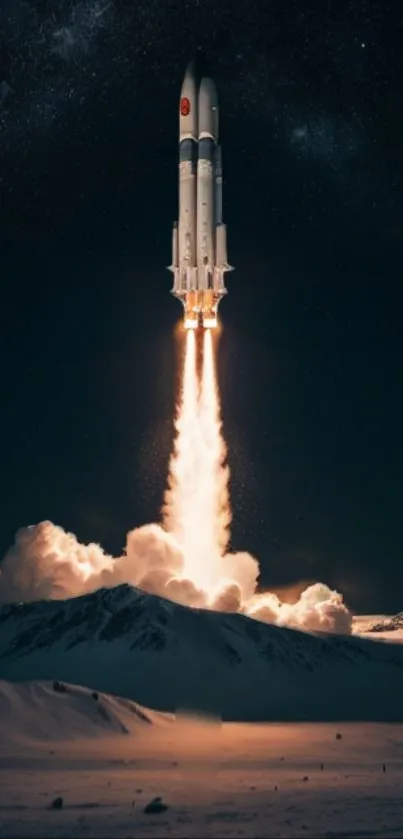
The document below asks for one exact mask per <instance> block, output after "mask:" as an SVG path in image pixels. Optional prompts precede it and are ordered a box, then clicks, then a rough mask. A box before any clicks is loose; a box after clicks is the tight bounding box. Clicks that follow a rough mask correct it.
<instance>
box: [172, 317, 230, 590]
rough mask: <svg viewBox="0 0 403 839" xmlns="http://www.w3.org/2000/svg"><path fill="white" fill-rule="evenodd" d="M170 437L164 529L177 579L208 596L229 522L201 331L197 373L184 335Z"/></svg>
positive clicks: (211, 371)
mask: <svg viewBox="0 0 403 839" xmlns="http://www.w3.org/2000/svg"><path fill="white" fill-rule="evenodd" d="M185 341H186V348H185V363H184V372H183V384H182V391H181V398H180V405H179V410H178V416H177V419H176V423H175V429H176V439H175V444H174V453H173V456H172V459H171V464H170V472H169V478H168V490H167V493H166V497H165V508H164V526H165V529H166V530H167V531H168V532H170V533H173V534H174V535H175V537H176V539H177V540H178V542H179V544H180V546H181V548H182V550H183V555H184V567H183V575H184V577H186V579H189V580H191V581H192V583H193V584H194V585H195V586H196V587H197V588H201V589H203V590H204V592H206V593H209V592H211V591H212V590H213V588H215V586H216V584H217V571H218V570H219V560H220V557H222V556H223V554H224V553H225V551H226V548H227V544H228V539H229V531H228V528H229V524H230V521H231V515H230V509H229V493H228V480H229V470H228V466H227V465H226V463H225V458H226V449H225V444H224V440H223V438H222V434H221V420H220V407H219V397H218V388H217V381H216V371H215V362H214V353H213V342H212V336H211V332H210V330H208V329H206V330H205V331H204V333H203V357H202V373H201V377H200V380H199V376H198V373H197V364H196V336H195V333H194V332H193V331H192V330H189V331H187V333H186V337H185Z"/></svg>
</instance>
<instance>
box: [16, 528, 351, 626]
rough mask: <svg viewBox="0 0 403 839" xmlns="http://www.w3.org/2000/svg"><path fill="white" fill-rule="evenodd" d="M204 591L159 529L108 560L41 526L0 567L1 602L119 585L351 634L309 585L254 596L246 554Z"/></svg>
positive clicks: (324, 591) (338, 609)
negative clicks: (284, 596)
mask: <svg viewBox="0 0 403 839" xmlns="http://www.w3.org/2000/svg"><path fill="white" fill-rule="evenodd" d="M216 567H217V577H216V580H215V581H214V580H213V581H212V586H211V588H210V589H209V591H208V592H207V591H206V590H204V589H203V588H200V587H198V586H196V585H195V584H194V583H193V582H192V580H190V579H187V578H186V576H185V575H184V568H185V562H184V555H183V551H182V549H181V547H180V545H179V543H178V541H177V540H176V538H175V536H173V535H172V534H170V533H167V532H166V531H165V530H163V528H162V527H160V526H159V525H157V524H150V525H144V526H143V527H139V528H136V529H135V530H132V531H130V532H129V533H128V535H127V542H126V548H125V552H124V554H123V555H122V556H120V557H118V558H114V557H112V556H109V555H108V554H105V553H104V551H103V550H102V548H101V547H100V546H99V545H96V544H93V543H91V544H89V545H83V544H81V543H80V542H78V540H77V538H76V537H75V536H74V535H73V534H72V533H66V531H64V530H63V529H62V528H61V527H58V526H57V525H54V524H52V522H50V521H44V522H41V523H40V524H37V525H33V526H31V527H26V528H22V529H21V530H19V531H18V532H17V534H16V537H15V542H14V545H13V546H12V547H11V548H10V549H9V550H8V551H7V553H6V555H5V557H4V559H3V561H2V563H1V565H0V601H2V602H9V603H10V602H21V601H34V600H42V599H55V600H64V599H68V598H71V597H77V596H79V595H82V594H88V593H90V592H93V591H96V590H97V589H99V588H103V587H106V588H113V587H114V586H117V585H120V584H122V583H128V584H129V585H133V586H137V587H139V588H141V589H143V590H144V591H147V592H150V593H152V594H157V595H160V596H161V597H166V598H168V599H170V600H175V601H176V602H178V603H182V604H183V605H185V606H193V607H199V608H208V609H215V610H219V611H223V612H243V613H244V614H246V615H249V616H250V617H253V618H256V619H257V620H260V621H264V622H267V623H274V624H277V625H279V626H291V627H293V628H298V629H303V630H308V631H309V630H312V631H318V630H320V631H324V632H340V633H350V632H351V630H352V616H351V613H350V612H349V610H348V609H347V607H346V605H345V604H344V603H343V598H342V596H341V595H340V594H338V593H337V592H335V591H331V590H330V589H329V588H328V587H327V586H326V585H323V584H321V583H314V584H313V585H310V586H309V587H308V588H306V589H305V591H303V592H302V594H301V595H300V597H299V599H298V601H297V602H296V603H292V604H290V603H283V602H281V600H280V599H279V597H278V596H277V595H275V594H271V593H265V594H257V593H256V586H257V580H258V576H259V565H258V563H257V561H256V560H255V559H254V558H253V557H252V556H250V555H249V554H247V553H235V554H226V555H225V556H224V557H222V558H220V559H219V560H218V562H217V564H216Z"/></svg>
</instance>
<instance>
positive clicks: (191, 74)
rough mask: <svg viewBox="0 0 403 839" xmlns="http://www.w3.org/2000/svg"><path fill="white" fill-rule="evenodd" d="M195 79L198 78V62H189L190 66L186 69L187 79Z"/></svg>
mask: <svg viewBox="0 0 403 839" xmlns="http://www.w3.org/2000/svg"><path fill="white" fill-rule="evenodd" d="M195 78H196V62H195V61H189V64H188V66H187V67H186V72H185V79H195Z"/></svg>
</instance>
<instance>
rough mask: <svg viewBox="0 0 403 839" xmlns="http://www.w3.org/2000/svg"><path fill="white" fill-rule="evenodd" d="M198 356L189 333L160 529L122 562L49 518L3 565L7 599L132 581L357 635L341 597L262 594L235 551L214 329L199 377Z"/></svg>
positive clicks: (171, 594) (246, 558) (171, 595)
mask: <svg viewBox="0 0 403 839" xmlns="http://www.w3.org/2000/svg"><path fill="white" fill-rule="evenodd" d="M196 350H197V346H196V339H195V335H194V333H193V332H192V331H190V332H188V334H187V339H186V353H185V362H184V371H183V381H182V390H181V397H180V402H179V406H178V414H177V418H176V422H175V429H176V438H175V445H174V451H173V455H172V459H171V463H170V469H169V476H168V488H167V492H166V496H165V501H164V508H163V524H162V525H159V524H150V525H145V526H143V527H139V528H136V529H134V530H132V531H130V532H129V533H128V534H127V540H126V546H125V550H124V552H123V555H122V556H120V557H116V558H114V557H112V556H109V555H108V554H105V553H104V552H103V550H102V548H101V547H100V546H99V545H96V544H89V545H83V544H81V543H80V542H78V540H77V538H76V537H75V536H74V535H73V534H72V533H66V532H65V531H64V530H63V529H62V528H61V527H58V526H56V525H54V524H52V522H50V521H45V522H41V523H40V524H37V525H34V526H31V527H26V528H22V529H21V530H19V531H18V533H17V534H16V537H15V543H14V545H13V546H12V547H11V548H10V549H9V550H8V552H7V554H6V556H5V557H4V559H3V562H2V563H1V566H0V601H6V602H16V601H17V602H18V601H32V600H41V599H50V598H51V599H60V600H62V599H67V598H70V597H76V596H78V595H81V594H87V593H90V592H93V591H95V590H97V589H99V588H103V587H114V586H118V585H120V584H122V583H129V584H130V585H133V586H137V587H139V588H141V589H143V590H144V591H147V592H150V593H152V594H157V595H160V596H162V597H166V598H168V599H171V600H174V601H176V602H178V603H182V604H184V605H186V606H192V607H199V608H207V609H215V610H219V611H222V612H243V613H244V614H246V615H249V616H250V617H252V618H255V619H257V620H260V621H266V622H269V623H275V624H278V625H281V626H291V627H294V628H300V629H303V630H312V631H317V630H321V631H324V632H341V633H349V632H351V628H352V616H351V614H350V612H349V610H348V609H347V607H346V605H345V604H344V603H343V598H342V596H341V595H340V594H338V593H337V592H335V591H331V590H330V589H329V588H328V587H327V586H326V585H323V584H321V583H314V584H313V585H310V586H308V587H307V588H306V589H305V591H303V592H302V593H301V594H300V596H299V598H298V599H297V602H295V603H284V602H282V601H281V600H280V598H279V597H278V596H277V595H276V594H273V593H263V594H260V593H257V591H256V589H257V582H258V577H259V564H258V562H257V560H256V559H255V558H254V557H252V556H250V554H248V553H229V552H228V542H229V525H230V521H231V510H230V500H229V469H228V464H227V462H226V447H225V443H224V439H223V435H222V430H221V420H220V404H219V393H218V387H217V381H216V373H215V364H214V353H213V344H212V337H211V333H210V331H208V330H205V334H204V342H203V359H202V373H201V376H199V375H198V373H197V365H196V361H197V359H196V355H197V352H196Z"/></svg>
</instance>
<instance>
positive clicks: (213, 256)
mask: <svg viewBox="0 0 403 839" xmlns="http://www.w3.org/2000/svg"><path fill="white" fill-rule="evenodd" d="M222 183H223V179H222V157H221V148H220V146H219V145H218V98H217V91H216V87H215V84H214V82H213V80H212V79H209V78H203V79H202V80H201V82H200V85H199V86H198V84H197V82H196V77H195V73H194V69H193V65H192V64H190V65H189V67H188V68H187V71H186V74H185V78H184V80H183V84H182V89H181V95H180V101H179V221H178V222H175V223H174V227H173V233H172V265H170V268H169V270H170V271H172V273H173V275H174V283H173V288H172V294H173V295H174V296H175V297H178V298H179V300H181V301H182V303H183V306H184V310H185V320H184V323H185V328H186V329H196V328H197V327H198V326H202V327H203V328H205V329H206V328H210V327H214V326H217V308H218V304H219V302H220V300H221V298H222V297H223V296H224V294H226V293H227V289H226V288H225V284H224V275H225V272H226V271H231V270H232V268H231V266H230V265H228V262H227V231H226V226H225V224H223V220H222Z"/></svg>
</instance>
